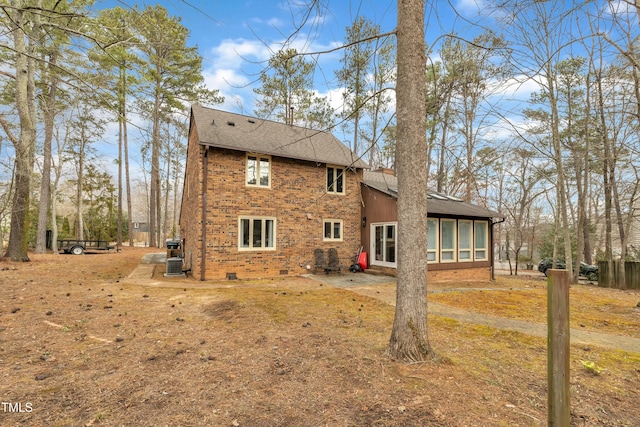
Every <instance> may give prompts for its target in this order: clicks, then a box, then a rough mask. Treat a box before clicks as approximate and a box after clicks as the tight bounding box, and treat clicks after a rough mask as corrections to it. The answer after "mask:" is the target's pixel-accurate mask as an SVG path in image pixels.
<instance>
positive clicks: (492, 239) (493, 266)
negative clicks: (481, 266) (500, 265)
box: [489, 218, 506, 282]
mask: <svg viewBox="0 0 640 427" xmlns="http://www.w3.org/2000/svg"><path fill="white" fill-rule="evenodd" d="M505 220H506V218H502V220H500V221H496V222H493V218H492V219H491V233H490V236H491V245H490V248H491V249H490V250H489V252H490V256H491V258H490V259H491V281H492V282H493V281H495V280H496V274H495V270H496V264H495V262H496V259H495V257H494V256H493V243H494V238H493V226H494V225H496V224H501V223H503V222H505Z"/></svg>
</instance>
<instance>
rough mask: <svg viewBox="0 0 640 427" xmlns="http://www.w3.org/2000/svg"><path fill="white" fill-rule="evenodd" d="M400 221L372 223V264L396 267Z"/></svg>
mask: <svg viewBox="0 0 640 427" xmlns="http://www.w3.org/2000/svg"><path fill="white" fill-rule="evenodd" d="M397 228H398V223H396V222H393V223H379V224H371V251H370V254H371V261H370V262H371V265H380V266H383V267H392V268H396V267H397V264H396V259H397V244H396V236H397V233H396V230H397Z"/></svg>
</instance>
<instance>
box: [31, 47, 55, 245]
mask: <svg viewBox="0 0 640 427" xmlns="http://www.w3.org/2000/svg"><path fill="white" fill-rule="evenodd" d="M57 59H58V52H57V51H54V53H53V54H52V55H51V58H50V59H49V69H50V70H51V73H50V74H51V76H50V78H51V81H50V82H49V93H48V94H47V97H46V98H45V101H44V152H43V154H42V180H41V181H40V203H39V210H38V232H37V233H38V234H37V236H36V253H37V254H43V253H46V252H47V245H46V243H47V242H46V239H47V220H48V218H49V205H50V204H51V203H50V201H51V195H50V193H51V145H52V142H53V124H54V123H53V121H54V118H55V115H56V95H57V91H58V78H57V77H56V73H55V71H53V69H54V68H56V63H57Z"/></svg>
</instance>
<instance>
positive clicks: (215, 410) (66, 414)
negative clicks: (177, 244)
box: [0, 248, 640, 427]
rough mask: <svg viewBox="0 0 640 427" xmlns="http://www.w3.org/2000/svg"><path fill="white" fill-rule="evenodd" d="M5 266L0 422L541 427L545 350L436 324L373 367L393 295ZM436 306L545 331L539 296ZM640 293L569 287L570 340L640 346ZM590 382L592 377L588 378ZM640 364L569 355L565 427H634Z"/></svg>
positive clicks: (122, 263) (527, 341)
mask: <svg viewBox="0 0 640 427" xmlns="http://www.w3.org/2000/svg"><path fill="white" fill-rule="evenodd" d="M149 252H158V249H155V250H152V249H151V250H150V249H143V248H124V250H123V251H122V252H120V253H101V254H87V255H82V256H74V255H33V256H32V257H31V258H32V261H31V262H29V263H11V262H7V261H0V289H1V292H2V293H1V295H2V297H1V299H0V376H1V380H0V401H1V403H0V425H2V426H13V425H24V426H236V427H237V426H403V427H404V426H426V425H431V426H491V427H493V426H505V427H506V426H509V427H513V426H544V425H547V416H546V406H547V397H546V388H547V382H546V381H547V380H546V340H545V339H544V338H541V337H534V336H529V335H527V334H523V333H518V332H512V331H507V330H501V329H495V328H491V327H487V326H480V325H475V324H473V323H466V322H460V321H456V320H453V319H451V318H448V317H447V316H446V315H430V316H429V334H430V343H431V346H432V347H433V350H434V354H435V356H434V358H433V360H430V361H428V362H425V363H421V364H414V365H403V364H400V363H396V362H394V361H391V360H389V359H388V358H386V357H385V356H384V350H385V347H386V345H387V342H388V339H389V336H390V332H391V324H392V321H393V314H394V308H393V306H392V305H390V304H388V303H385V302H384V301H385V298H388V297H389V295H390V294H391V293H392V292H393V289H392V287H391V286H390V285H380V286H379V288H374V289H370V290H369V295H366V294H363V293H357V292H354V291H353V290H350V289H340V288H335V287H332V286H329V285H326V284H322V283H320V282H317V281H315V280H312V279H308V278H303V277H300V278H287V279H265V280H259V281H225V282H218V283H203V282H199V281H194V280H191V279H189V278H186V279H184V278H164V277H163V275H162V273H163V270H164V266H163V265H157V266H155V274H154V279H153V281H148V283H145V282H144V281H135V280H131V279H127V276H129V274H130V273H131V272H132V271H134V269H135V268H136V266H137V264H138V263H139V262H140V260H141V258H142V256H143V255H144V254H145V253H149ZM429 290H430V292H433V293H430V294H429V300H430V301H432V302H433V303H434V304H436V303H437V304H438V305H440V306H448V307H452V308H455V309H458V310H465V311H468V312H473V313H477V314H478V315H486V314H489V315H494V316H500V317H504V318H513V319H518V320H525V321H531V322H544V321H545V310H546V303H545V297H546V293H545V282H544V281H541V280H535V279H513V278H509V277H499V278H498V279H497V281H496V282H492V283H448V284H439V285H436V284H430V285H429ZM638 303H640V292H638V291H616V290H609V289H599V288H596V287H594V286H588V285H578V286H573V287H572V290H571V305H572V320H571V322H572V327H574V328H581V329H584V330H592V331H597V332H605V333H609V334H614V335H617V336H619V337H621V338H622V339H624V337H625V336H627V337H635V338H640V308H638V307H637V304H638ZM598 371H599V373H597V372H598ZM639 390H640V354H638V353H627V352H623V351H617V350H615V349H611V348H604V347H599V346H597V345H579V346H572V348H571V406H572V410H571V414H572V415H571V417H572V426H638V425H640V421H639V420H640V405H639V404H638V403H639V402H640V393H639Z"/></svg>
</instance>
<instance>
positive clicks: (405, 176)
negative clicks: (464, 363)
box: [387, 0, 431, 362]
mask: <svg viewBox="0 0 640 427" xmlns="http://www.w3.org/2000/svg"><path fill="white" fill-rule="evenodd" d="M397 40H398V78H397V82H396V113H397V126H398V142H397V144H398V145H397V149H396V165H397V170H398V285H397V292H396V312H395V318H394V321H393V329H392V331H391V339H390V340H389V347H388V348H387V355H388V356H390V357H391V358H393V359H395V360H401V361H406V362H414V361H420V360H425V359H426V358H427V357H428V356H430V355H431V346H430V345H429V339H428V334H427V173H426V171H427V158H426V153H427V147H426V129H427V124H426V105H425V99H426V65H425V64H426V60H425V49H424V1H423V0H399V1H398V27H397Z"/></svg>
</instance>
